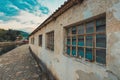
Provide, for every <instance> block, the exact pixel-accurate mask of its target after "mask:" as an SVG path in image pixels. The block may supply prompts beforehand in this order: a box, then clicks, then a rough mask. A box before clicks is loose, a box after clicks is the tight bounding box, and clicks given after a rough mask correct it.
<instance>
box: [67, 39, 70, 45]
mask: <svg viewBox="0 0 120 80" xmlns="http://www.w3.org/2000/svg"><path fill="white" fill-rule="evenodd" d="M67 45H70V37H68V38H67Z"/></svg>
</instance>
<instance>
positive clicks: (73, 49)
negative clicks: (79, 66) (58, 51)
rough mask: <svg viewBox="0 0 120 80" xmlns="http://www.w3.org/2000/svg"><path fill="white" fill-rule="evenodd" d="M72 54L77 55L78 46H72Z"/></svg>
mask: <svg viewBox="0 0 120 80" xmlns="http://www.w3.org/2000/svg"><path fill="white" fill-rule="evenodd" d="M72 56H76V47H74V46H73V47H72Z"/></svg>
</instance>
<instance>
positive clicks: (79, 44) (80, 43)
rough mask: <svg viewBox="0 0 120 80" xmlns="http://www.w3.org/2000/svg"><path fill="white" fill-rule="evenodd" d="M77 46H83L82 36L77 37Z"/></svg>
mask: <svg viewBox="0 0 120 80" xmlns="http://www.w3.org/2000/svg"><path fill="white" fill-rule="evenodd" d="M78 46H84V36H78Z"/></svg>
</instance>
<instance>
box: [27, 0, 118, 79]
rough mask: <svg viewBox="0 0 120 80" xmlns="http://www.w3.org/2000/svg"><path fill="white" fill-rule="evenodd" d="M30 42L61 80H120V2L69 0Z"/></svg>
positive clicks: (38, 30)
mask: <svg viewBox="0 0 120 80" xmlns="http://www.w3.org/2000/svg"><path fill="white" fill-rule="evenodd" d="M29 42H30V43H29V44H30V48H31V49H32V51H33V52H34V53H35V55H37V56H38V57H39V59H40V60H42V61H43V63H45V64H46V66H47V68H48V69H49V70H50V71H51V72H52V73H53V75H54V76H56V77H57V78H58V80H120V0H68V1H67V2H65V3H64V5H62V6H61V7H60V8H59V9H58V10H56V12H54V13H53V14H52V15H51V16H50V17H49V18H48V19H46V20H45V21H44V22H43V23H42V24H41V25H40V26H39V27H38V28H36V29H35V30H34V31H33V32H32V33H31V35H30V37H29Z"/></svg>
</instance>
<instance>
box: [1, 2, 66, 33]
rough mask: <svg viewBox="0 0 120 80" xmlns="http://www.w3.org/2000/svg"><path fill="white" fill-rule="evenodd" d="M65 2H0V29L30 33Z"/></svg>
mask: <svg viewBox="0 0 120 80" xmlns="http://www.w3.org/2000/svg"><path fill="white" fill-rule="evenodd" d="M65 1H66V0H0V28H4V29H10V28H11V29H17V30H23V31H27V32H32V31H33V30H34V29H35V28H36V27H38V25H40V24H41V23H42V22H43V21H44V20H45V19H46V18H47V17H49V16H50V15H51V14H52V13H53V12H54V11H55V10H56V9H57V8H58V7H60V5H62V4H63V3H64V2H65Z"/></svg>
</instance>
